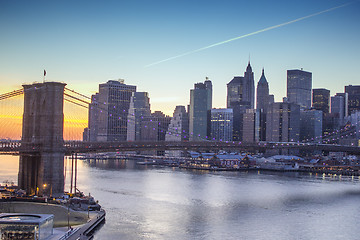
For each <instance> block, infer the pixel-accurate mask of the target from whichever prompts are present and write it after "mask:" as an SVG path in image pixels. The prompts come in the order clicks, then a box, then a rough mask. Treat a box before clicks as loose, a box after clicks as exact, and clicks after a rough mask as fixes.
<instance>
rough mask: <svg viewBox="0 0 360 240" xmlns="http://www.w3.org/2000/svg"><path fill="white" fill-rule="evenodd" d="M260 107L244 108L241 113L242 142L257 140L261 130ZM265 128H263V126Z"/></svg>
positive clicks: (261, 115)
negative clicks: (244, 111)
mask: <svg viewBox="0 0 360 240" xmlns="http://www.w3.org/2000/svg"><path fill="white" fill-rule="evenodd" d="M261 111H262V109H260V110H259V109H246V113H244V114H243V141H244V142H259V141H260V140H261V139H260V131H261V125H260V124H261V117H263V116H264V114H263V113H261ZM264 129H265V128H264Z"/></svg>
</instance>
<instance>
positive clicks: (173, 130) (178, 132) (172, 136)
mask: <svg viewBox="0 0 360 240" xmlns="http://www.w3.org/2000/svg"><path fill="white" fill-rule="evenodd" d="M165 141H189V115H188V113H187V112H186V109H185V106H176V108H175V110H174V113H173V117H172V118H171V121H170V124H169V127H168V131H167V133H166V136H165Z"/></svg>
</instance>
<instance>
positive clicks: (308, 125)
mask: <svg viewBox="0 0 360 240" xmlns="http://www.w3.org/2000/svg"><path fill="white" fill-rule="evenodd" d="M322 130H323V111H321V110H305V111H300V141H310V142H321V136H322Z"/></svg>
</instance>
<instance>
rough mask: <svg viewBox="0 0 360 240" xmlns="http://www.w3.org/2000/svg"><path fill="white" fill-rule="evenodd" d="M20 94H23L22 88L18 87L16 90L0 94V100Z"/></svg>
mask: <svg viewBox="0 0 360 240" xmlns="http://www.w3.org/2000/svg"><path fill="white" fill-rule="evenodd" d="M21 94H24V89H22V88H21V89H18V90H14V91H11V92H8V93H4V94H1V95H0V100H5V99H8V98H11V97H15V96H19V95H21Z"/></svg>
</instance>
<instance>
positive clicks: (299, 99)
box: [287, 70, 312, 109]
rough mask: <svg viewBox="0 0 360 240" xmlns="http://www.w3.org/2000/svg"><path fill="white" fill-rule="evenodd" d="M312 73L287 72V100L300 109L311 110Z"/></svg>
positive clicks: (300, 71)
mask: <svg viewBox="0 0 360 240" xmlns="http://www.w3.org/2000/svg"><path fill="white" fill-rule="evenodd" d="M311 89H312V73H311V72H305V71H303V70H288V71H287V98H288V102H289V103H296V104H298V105H300V108H302V109H310V108H311Z"/></svg>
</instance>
